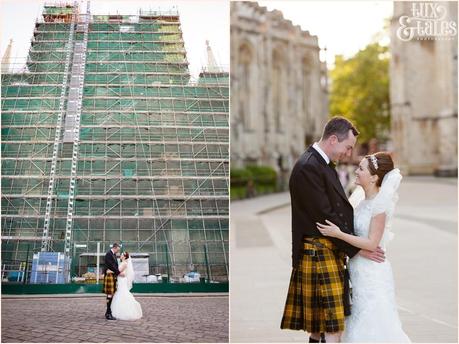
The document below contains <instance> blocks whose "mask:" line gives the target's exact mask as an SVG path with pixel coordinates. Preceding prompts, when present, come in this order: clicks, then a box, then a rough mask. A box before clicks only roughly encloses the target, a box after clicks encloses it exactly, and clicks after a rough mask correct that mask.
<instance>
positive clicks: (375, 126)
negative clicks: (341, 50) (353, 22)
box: [330, 43, 390, 143]
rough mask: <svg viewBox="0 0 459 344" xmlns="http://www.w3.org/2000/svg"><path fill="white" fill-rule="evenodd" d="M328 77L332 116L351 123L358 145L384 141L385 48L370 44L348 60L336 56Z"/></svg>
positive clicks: (387, 113)
mask: <svg viewBox="0 0 459 344" xmlns="http://www.w3.org/2000/svg"><path fill="white" fill-rule="evenodd" d="M330 77H331V90H330V91H331V92H330V113H331V115H332V116H335V115H342V116H344V117H346V118H349V119H350V120H352V121H353V123H354V124H355V125H356V126H357V128H358V129H359V131H360V133H361V134H360V136H359V142H360V143H365V142H368V141H369V140H370V139H371V138H377V139H378V140H379V141H385V140H386V139H387V135H388V132H389V128H390V100H389V55H388V48H387V47H385V46H381V45H379V44H378V43H371V44H369V45H367V46H366V47H365V49H363V50H360V51H359V52H358V53H357V54H356V55H354V56H353V57H351V58H349V59H345V58H343V57H342V56H340V55H337V56H336V59H335V68H334V69H333V70H332V71H331V73H330Z"/></svg>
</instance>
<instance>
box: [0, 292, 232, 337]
mask: <svg viewBox="0 0 459 344" xmlns="http://www.w3.org/2000/svg"><path fill="white" fill-rule="evenodd" d="M135 297H136V299H137V300H138V301H139V302H140V304H141V305H142V310H143V318H142V319H140V320H137V321H120V320H117V321H108V320H105V318H104V313H105V297H104V296H103V295H97V296H87V297H59V298H56V297H43V298H41V297H40V298H37V297H27V298H24V297H23V298H5V297H3V298H2V337H1V339H2V340H1V341H2V342H3V343H7V342H40V343H47V342H53V343H74V342H92V343H94V342H96V343H106V342H113V343H115V342H117V343H119V342H121V343H135V342H178V343H180V342H191V343H196V342H198V343H208V342H213V343H222V342H228V295H223V294H219V295H208V294H207V295H205V296H201V295H198V296H196V295H193V296H145V294H143V295H142V294H135Z"/></svg>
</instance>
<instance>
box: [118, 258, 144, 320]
mask: <svg viewBox="0 0 459 344" xmlns="http://www.w3.org/2000/svg"><path fill="white" fill-rule="evenodd" d="M119 270H120V272H123V271H124V273H125V276H118V278H117V280H118V282H117V285H116V292H115V295H113V301H112V305H111V308H112V314H113V316H114V317H115V318H116V319H118V320H137V319H140V318H141V317H142V307H140V303H138V302H137V301H136V299H135V298H134V295H132V294H131V292H130V291H129V290H131V288H132V281H133V280H134V269H133V267H132V261H131V258H129V253H128V252H124V253H123V254H122V255H121V264H120V266H119Z"/></svg>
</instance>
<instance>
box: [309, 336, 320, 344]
mask: <svg viewBox="0 0 459 344" xmlns="http://www.w3.org/2000/svg"><path fill="white" fill-rule="evenodd" d="M309 343H320V342H319V339H314V338H312V337H309Z"/></svg>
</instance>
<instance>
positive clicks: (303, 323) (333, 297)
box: [281, 238, 345, 333]
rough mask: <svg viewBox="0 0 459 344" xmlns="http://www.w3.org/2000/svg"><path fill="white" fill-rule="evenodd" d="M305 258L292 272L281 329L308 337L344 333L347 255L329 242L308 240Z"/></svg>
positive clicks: (314, 239)
mask: <svg viewBox="0 0 459 344" xmlns="http://www.w3.org/2000/svg"><path fill="white" fill-rule="evenodd" d="M308 240H311V241H314V242H318V243H320V244H322V245H324V246H325V247H323V248H319V247H317V246H315V245H313V244H310V243H307V242H304V243H303V244H304V250H305V251H304V254H303V256H302V258H301V261H300V263H299V264H298V266H297V267H296V268H293V269H292V275H291V278H290V285H289V289H288V294H287V301H286V302H285V308H284V314H283V317H282V321H281V329H290V330H304V331H307V332H309V333H318V332H320V333H323V332H328V333H334V332H341V331H343V330H344V318H345V315H344V302H343V301H344V300H343V295H344V278H345V276H344V259H345V254H344V253H338V254H337V253H336V252H338V251H337V248H336V247H335V245H334V244H333V242H332V241H330V240H329V239H327V238H308Z"/></svg>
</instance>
